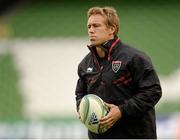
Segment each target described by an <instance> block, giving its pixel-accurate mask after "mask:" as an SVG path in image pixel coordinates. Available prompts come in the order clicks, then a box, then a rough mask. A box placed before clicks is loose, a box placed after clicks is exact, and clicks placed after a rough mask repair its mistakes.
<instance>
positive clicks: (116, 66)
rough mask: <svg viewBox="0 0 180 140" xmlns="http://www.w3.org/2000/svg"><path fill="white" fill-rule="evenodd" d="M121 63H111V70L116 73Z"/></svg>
mask: <svg viewBox="0 0 180 140" xmlns="http://www.w3.org/2000/svg"><path fill="white" fill-rule="evenodd" d="M121 63H122V62H121V61H112V70H113V71H114V72H115V73H117V72H118V71H119V69H120V67H121Z"/></svg>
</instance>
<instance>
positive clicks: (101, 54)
mask: <svg viewBox="0 0 180 140" xmlns="http://www.w3.org/2000/svg"><path fill="white" fill-rule="evenodd" d="M96 51H97V54H98V56H99V57H100V58H104V57H105V51H104V50H103V49H102V48H100V47H96Z"/></svg>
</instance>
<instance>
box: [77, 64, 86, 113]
mask: <svg viewBox="0 0 180 140" xmlns="http://www.w3.org/2000/svg"><path fill="white" fill-rule="evenodd" d="M78 76H79V79H78V81H77V85H76V91H75V95H76V107H77V111H78V110H79V104H80V101H81V99H82V98H83V96H84V95H86V94H87V86H86V83H85V80H84V78H83V76H82V73H81V68H80V66H78Z"/></svg>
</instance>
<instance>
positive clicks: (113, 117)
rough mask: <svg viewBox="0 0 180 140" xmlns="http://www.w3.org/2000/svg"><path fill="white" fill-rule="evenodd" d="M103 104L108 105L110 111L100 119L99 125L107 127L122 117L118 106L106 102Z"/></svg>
mask: <svg viewBox="0 0 180 140" xmlns="http://www.w3.org/2000/svg"><path fill="white" fill-rule="evenodd" d="M105 104H106V105H107V106H108V107H109V109H110V111H109V113H108V114H107V115H106V116H105V117H103V118H101V119H100V125H101V126H102V127H105V128H108V129H109V128H111V127H112V126H113V125H114V124H115V123H116V121H117V120H119V119H120V118H121V117H122V114H121V111H120V109H119V107H118V106H116V105H114V104H108V103H105Z"/></svg>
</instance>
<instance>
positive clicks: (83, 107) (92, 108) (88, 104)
mask: <svg viewBox="0 0 180 140" xmlns="http://www.w3.org/2000/svg"><path fill="white" fill-rule="evenodd" d="M108 112H109V108H108V107H107V106H106V105H105V104H104V102H103V100H102V99H101V98H100V97H98V96H96V95H94V94H88V95H86V96H84V97H83V98H82V100H81V102H80V105H79V114H80V117H81V121H82V123H83V124H84V125H85V126H86V127H87V128H88V129H89V131H91V132H93V133H96V134H100V133H104V132H106V131H107V130H108V129H107V128H102V127H101V126H100V125H99V119H101V118H102V117H104V116H106V115H107V114H108Z"/></svg>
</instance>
